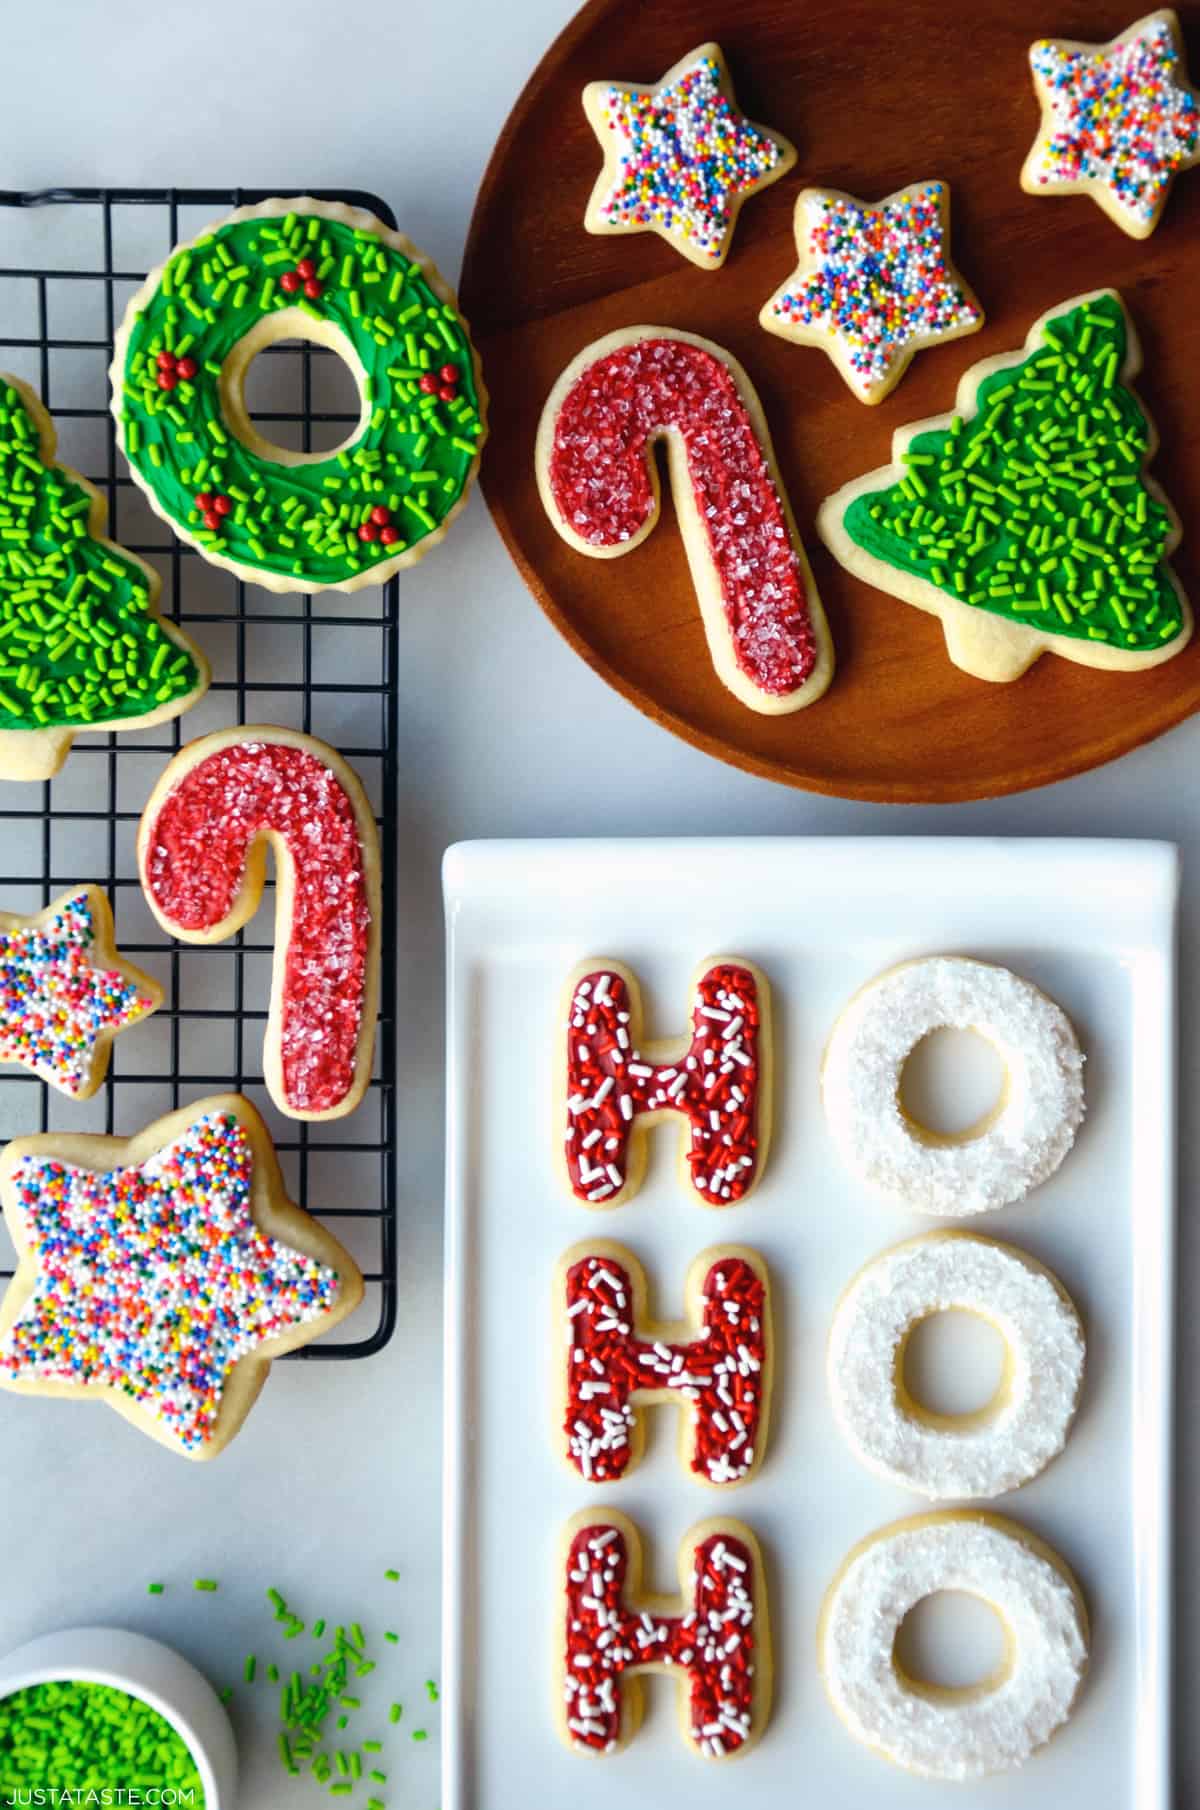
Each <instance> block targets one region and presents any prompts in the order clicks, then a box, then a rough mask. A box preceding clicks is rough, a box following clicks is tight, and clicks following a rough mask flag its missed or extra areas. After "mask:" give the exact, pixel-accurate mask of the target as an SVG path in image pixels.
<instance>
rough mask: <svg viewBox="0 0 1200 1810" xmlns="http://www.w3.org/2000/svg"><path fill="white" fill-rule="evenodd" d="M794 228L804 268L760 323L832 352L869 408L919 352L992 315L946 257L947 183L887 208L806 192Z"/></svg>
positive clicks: (902, 192)
mask: <svg viewBox="0 0 1200 1810" xmlns="http://www.w3.org/2000/svg"><path fill="white" fill-rule="evenodd" d="M794 224H795V233H796V249H797V250H798V252H799V254H800V262H799V264H798V265H797V266H796V269H795V270H794V271H793V272H792V274H791V276H790V277H789V278H788V280H787V282H786V283H784V285H783V287H782V288H780V289H777V290H776V291H775V294H774V295H773V296H771V298H770V300H769V301H767V302H766V303H765V304H764V305H763V308H762V311H761V313H760V314H759V317H758V318H759V323H760V325H761V326H763V327H765V328H766V330H767V332H768V333H777V334H778V335H779V337H780V338H781V339H790V340H792V341H793V342H794V343H795V344H796V345H798V346H819V347H820V348H821V350H822V351H823V352H827V353H828V354H829V356H830V358H831V359H832V360H833V362H834V364H835V365H836V366H837V368H838V370H839V371H840V373H841V375H842V376H843V377H844V379H845V380H846V382H847V383H848V384H849V386H850V388H851V389H852V390H853V392H854V394H855V395H856V396H857V397H858V399H859V401H860V402H866V403H875V402H882V401H883V399H884V397H885V396H886V395H888V394H889V392H890V391H891V390H893V389H894V388H895V386H896V385H897V384H898V383H899V381H900V379H901V377H903V375H904V373H905V371H906V370H907V369H908V366H909V364H910V362H911V360H912V357H913V354H914V353H916V352H921V351H923V350H924V349H925V347H926V346H932V345H934V344H935V343H936V342H937V341H938V340H943V339H960V338H961V337H962V335H963V334H964V333H977V332H978V331H979V329H980V327H982V325H983V310H982V309H981V308H980V306H979V303H978V302H977V301H976V299H975V297H974V295H972V293H971V291H970V290H969V289H968V288H967V286H966V284H965V283H964V282H963V280H962V278H961V277H960V276H959V274H958V272H957V270H955V268H954V266H953V264H951V262H950V260H949V257H948V256H947V253H946V240H947V238H948V236H949V228H950V191H949V189H948V188H947V186H946V184H945V183H944V182H916V183H913V184H912V186H911V187H910V188H906V189H899V190H897V192H896V193H895V194H894V195H887V196H885V198H884V199H883V200H882V201H880V202H877V203H870V202H866V201H858V200H856V199H855V197H854V196H853V195H843V194H842V193H841V191H840V190H838V189H803V190H802V191H801V193H800V195H799V196H798V197H797V200H796V215H795V223H794Z"/></svg>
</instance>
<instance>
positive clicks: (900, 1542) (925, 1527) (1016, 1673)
mask: <svg viewBox="0 0 1200 1810" xmlns="http://www.w3.org/2000/svg"><path fill="white" fill-rule="evenodd" d="M940 1590H961V1591H966V1592H968V1593H969V1594H970V1595H972V1596H978V1597H982V1598H983V1600H984V1601H985V1602H987V1603H990V1604H991V1605H992V1607H993V1608H994V1609H995V1611H996V1613H997V1615H998V1616H999V1618H1000V1620H1001V1622H1002V1623H1003V1625H1004V1630H1005V1634H1006V1636H1007V1640H1006V1643H1005V1644H1006V1651H1005V1655H1004V1659H1003V1661H1002V1662H1001V1665H1000V1667H999V1669H998V1670H997V1672H996V1673H995V1674H994V1675H993V1676H992V1677H990V1678H985V1679H983V1680H982V1681H981V1682H980V1683H979V1684H974V1685H968V1686H966V1687H964V1688H962V1689H957V1690H953V1689H949V1688H946V1687H943V1686H939V1685H930V1684H924V1683H922V1684H919V1685H918V1684H915V1683H914V1682H913V1680H912V1679H910V1678H909V1677H907V1676H906V1674H905V1673H904V1671H903V1670H902V1669H901V1667H900V1666H898V1665H897V1663H896V1655H895V1647H896V1636H897V1634H898V1633H899V1630H900V1624H901V1623H902V1622H903V1620H904V1618H905V1616H906V1615H907V1614H908V1612H909V1610H910V1609H912V1608H913V1607H914V1606H915V1605H916V1604H917V1603H919V1602H920V1601H921V1600H922V1598H924V1597H927V1596H932V1595H934V1594H935V1593H936V1592H937V1591H940ZM817 1643H818V1654H819V1658H820V1664H821V1672H822V1675H823V1677H824V1680H825V1689H826V1691H827V1692H828V1695H829V1700H830V1702H831V1704H832V1705H833V1708H834V1710H835V1711H836V1712H837V1714H838V1716H839V1717H840V1719H841V1721H842V1722H843V1723H844V1724H845V1726H846V1728H847V1729H848V1730H849V1732H850V1734H852V1735H853V1736H854V1739H855V1740H856V1741H861V1742H862V1744H863V1746H864V1747H869V1748H871V1749H872V1750H873V1751H874V1752H875V1753H877V1754H879V1755H880V1757H881V1758H883V1759H885V1760H890V1761H891V1762H892V1763H893V1765H896V1766H902V1767H904V1768H905V1770H906V1771H908V1772H915V1773H917V1774H918V1775H919V1776H920V1777H922V1778H927V1779H955V1780H963V1779H978V1778H983V1777H985V1776H986V1775H987V1774H989V1773H993V1772H1008V1771H1010V1770H1011V1769H1012V1768H1014V1767H1017V1766H1021V1765H1023V1764H1024V1762H1025V1761H1026V1760H1027V1759H1029V1757H1030V1756H1031V1755H1032V1754H1034V1753H1036V1752H1037V1750H1038V1748H1040V1747H1042V1746H1043V1745H1044V1744H1045V1743H1046V1742H1047V1741H1048V1740H1049V1739H1050V1737H1051V1735H1053V1734H1054V1732H1055V1731H1056V1729H1058V1728H1061V1726H1062V1724H1063V1723H1064V1722H1065V1721H1066V1720H1067V1718H1068V1716H1069V1715H1070V1714H1071V1711H1072V1709H1073V1708H1074V1705H1075V1700H1076V1698H1077V1697H1078V1695H1079V1690H1080V1687H1081V1685H1082V1683H1083V1679H1084V1676H1085V1674H1086V1672H1087V1665H1088V1649H1089V1645H1090V1633H1089V1629H1088V1615H1087V1609H1086V1607H1085V1605H1084V1601H1083V1597H1082V1595H1081V1594H1080V1590H1079V1586H1078V1584H1077V1583H1076V1582H1075V1579H1074V1577H1073V1576H1072V1575H1071V1572H1070V1570H1069V1569H1068V1567H1067V1564H1066V1561H1065V1560H1063V1559H1061V1558H1060V1557H1059V1555H1058V1553H1056V1552H1054V1551H1053V1550H1052V1549H1051V1548H1050V1547H1049V1546H1047V1545H1046V1543H1045V1541H1044V1540H1040V1539H1039V1538H1038V1537H1037V1535H1036V1534H1032V1533H1030V1532H1029V1531H1028V1529H1026V1528H1024V1527H1020V1526H1018V1524H1017V1523H1016V1522H1015V1521H1009V1520H1006V1519H1005V1518H1004V1517H1003V1516H1001V1515H991V1514H981V1513H979V1512H977V1511H972V1510H969V1509H950V1510H946V1511H944V1512H942V1513H935V1514H928V1515H916V1516H914V1517H913V1518H912V1519H911V1520H907V1521H895V1522H893V1523H892V1525H891V1526H890V1527H883V1528H880V1529H879V1531H878V1532H877V1533H874V1534H869V1535H868V1536H867V1538H866V1539H865V1540H860V1541H859V1543H858V1545H857V1546H855V1547H854V1548H853V1549H852V1551H851V1552H850V1553H849V1554H848V1555H847V1557H846V1559H845V1561H844V1562H843V1564H842V1566H841V1568H840V1570H839V1571H838V1574H837V1576H836V1577H835V1578H834V1580H833V1582H832V1584H831V1585H830V1586H829V1590H828V1593H827V1594H826V1597H825V1602H824V1605H823V1607H822V1610H821V1621H820V1626H819V1629H818V1634H817Z"/></svg>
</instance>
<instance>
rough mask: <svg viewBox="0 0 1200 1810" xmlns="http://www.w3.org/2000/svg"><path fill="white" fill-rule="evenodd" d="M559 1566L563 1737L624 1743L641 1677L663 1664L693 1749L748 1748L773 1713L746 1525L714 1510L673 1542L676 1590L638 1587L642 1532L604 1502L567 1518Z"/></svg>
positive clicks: (633, 1729) (635, 1713)
mask: <svg viewBox="0 0 1200 1810" xmlns="http://www.w3.org/2000/svg"><path fill="white" fill-rule="evenodd" d="M559 1567H560V1569H559V1580H560V1581H559V1583H558V1585H557V1588H558V1590H559V1591H560V1592H561V1595H560V1598H559V1610H558V1618H557V1619H558V1629H557V1633H556V1638H555V1657H556V1667H557V1670H556V1693H555V1696H556V1705H557V1709H558V1727H559V1733H560V1734H561V1735H562V1737H563V1739H564V1740H565V1741H566V1743H567V1745H568V1746H570V1747H574V1748H576V1749H577V1750H578V1751H579V1752H581V1753H593V1754H611V1753H616V1752H617V1751H618V1750H619V1749H620V1748H622V1747H624V1746H626V1745H627V1743H628V1742H629V1741H631V1740H632V1739H633V1737H634V1735H635V1734H636V1733H637V1731H638V1728H639V1727H640V1725H641V1721H642V1713H643V1708H644V1704H643V1686H642V1676H643V1674H645V1673H646V1672H662V1673H665V1674H666V1675H667V1676H668V1677H670V1678H674V1680H675V1682H676V1683H677V1684H678V1686H679V1687H680V1689H679V1716H680V1731H681V1733H682V1735H683V1738H684V1740H685V1741H686V1742H687V1743H688V1745H689V1746H690V1747H691V1748H693V1750H694V1751H695V1752H696V1753H698V1754H700V1755H702V1756H703V1757H704V1758H705V1759H709V1760H723V1759H729V1758H732V1757H734V1756H736V1755H737V1754H741V1753H747V1752H749V1750H750V1748H751V1747H753V1745H754V1744H755V1742H756V1741H757V1740H758V1739H759V1737H760V1736H761V1735H762V1732H763V1730H764V1729H765V1727H766V1725H767V1719H768V1717H769V1715H770V1712H771V1630H770V1621H769V1616H768V1610H767V1591H766V1579H765V1575H764V1571H763V1560H762V1553H761V1552H760V1550H759V1545H758V1541H757V1540H756V1539H755V1537H754V1535H753V1534H752V1533H751V1531H750V1529H749V1528H748V1527H746V1526H744V1525H743V1523H742V1522H740V1521H731V1520H727V1519H724V1518H721V1519H713V1520H709V1521H701V1522H700V1524H699V1525H698V1526H697V1527H693V1528H692V1530H691V1532H690V1533H689V1534H688V1535H687V1537H686V1538H685V1539H684V1541H683V1543H682V1544H681V1546H680V1548H679V1583H680V1595H679V1597H677V1598H672V1597H666V1596H657V1595H650V1594H647V1593H646V1592H645V1590H644V1587H643V1583H642V1541H641V1536H640V1535H639V1533H638V1530H637V1528H636V1527H635V1526H634V1524H633V1522H632V1521H631V1520H630V1519H629V1518H628V1516H627V1515H623V1514H620V1513H619V1512H618V1511H617V1510H616V1509H613V1508H601V1509H584V1510H583V1511H582V1512H581V1513H580V1514H577V1515H575V1516H574V1517H573V1518H572V1519H571V1520H570V1521H568V1522H567V1525H566V1529H565V1532H564V1536H563V1542H562V1550H561V1555H560V1559H559Z"/></svg>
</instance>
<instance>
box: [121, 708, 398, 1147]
mask: <svg viewBox="0 0 1200 1810" xmlns="http://www.w3.org/2000/svg"><path fill="white" fill-rule="evenodd" d="M268 832H273V833H274V834H275V835H276V836H278V837H279V838H280V840H281V841H282V843H283V845H284V847H285V848H286V849H287V852H288V855H289V857H290V860H291V865H292V868H293V875H294V894H293V903H292V919H291V923H290V925H289V926H288V935H287V941H286V945H285V948H284V950H283V951H282V952H281V951H279V950H278V949H277V950H276V952H275V959H276V961H277V962H278V961H279V960H281V959H282V961H283V964H284V970H283V988H282V1009H281V1014H280V1021H279V1041H280V1064H281V1068H282V1072H283V1088H284V1095H285V1100H286V1103H287V1105H288V1106H291V1107H294V1108H296V1109H297V1110H299V1111H302V1112H325V1111H328V1110H330V1109H331V1108H333V1107H336V1106H338V1105H339V1104H340V1103H341V1102H342V1101H343V1100H344V1099H345V1097H346V1095H347V1094H348V1093H349V1092H350V1090H351V1088H352V1086H353V1084H354V1079H355V1064H356V1058H357V1054H358V1041H359V1033H360V1030H361V1027H362V1013H363V995H364V990H365V987H366V979H367V945H368V939H369V934H370V927H371V909H370V901H369V898H368V893H367V886H366V880H365V874H364V864H363V849H362V843H361V841H360V838H359V832H358V821H357V818H356V817H355V812H354V805H353V804H352V802H351V800H350V798H349V797H348V796H347V794H346V792H345V790H344V788H343V786H342V784H341V782H340V780H339V779H338V778H337V776H336V775H335V774H334V773H332V772H331V771H330V770H329V768H328V767H327V766H326V765H325V764H324V763H323V762H322V761H320V760H319V759H317V758H316V757H315V756H314V755H312V754H310V753H309V752H308V750H307V749H305V748H297V747H293V746H291V745H290V744H287V743H277V742H261V741H247V742H243V743H240V744H238V745H235V746H232V747H225V748H219V749H217V750H216V751H215V752H214V753H212V754H210V755H208V756H207V757H206V758H205V759H203V760H200V761H197V763H196V765H195V766H194V767H192V768H190V769H189V770H188V772H187V773H185V774H184V775H183V777H182V779H181V780H180V781H179V783H178V785H176V786H173V787H172V788H171V790H170V791H169V792H168V793H167V795H166V797H165V798H164V799H163V801H162V803H161V805H160V806H159V810H158V815H157V817H156V818H155V820H154V822H153V824H152V825H151V826H150V829H149V835H148V844H147V852H146V858H145V873H144V876H143V878H144V882H145V885H146V889H147V892H148V893H149V894H150V897H151V898H152V900H153V902H154V904H155V905H156V907H157V908H158V910H159V911H160V912H161V914H162V916H163V918H164V919H165V920H166V921H167V922H168V923H169V924H170V925H171V926H172V927H175V928H178V929H179V930H189V931H196V930H215V929H217V928H218V927H219V926H220V925H221V924H222V923H223V922H224V921H225V919H226V918H227V917H228V916H229V914H230V912H231V911H232V910H233V909H234V906H235V904H236V903H237V901H238V898H239V895H240V893H241V889H242V883H243V879H244V876H245V871H246V857H247V854H248V853H249V851H250V848H251V846H252V845H253V843H254V842H255V841H256V840H257V838H258V837H260V836H263V835H266V834H267V833H268Z"/></svg>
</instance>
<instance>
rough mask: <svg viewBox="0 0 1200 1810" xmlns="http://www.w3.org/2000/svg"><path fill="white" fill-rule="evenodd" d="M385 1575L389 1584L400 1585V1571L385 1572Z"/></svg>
mask: <svg viewBox="0 0 1200 1810" xmlns="http://www.w3.org/2000/svg"><path fill="white" fill-rule="evenodd" d="M383 1575H384V1577H385V1578H386V1579H387V1581H388V1583H389V1584H398V1583H399V1581H400V1573H399V1572H398V1571H395V1570H390V1571H385V1572H384V1574H383Z"/></svg>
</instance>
